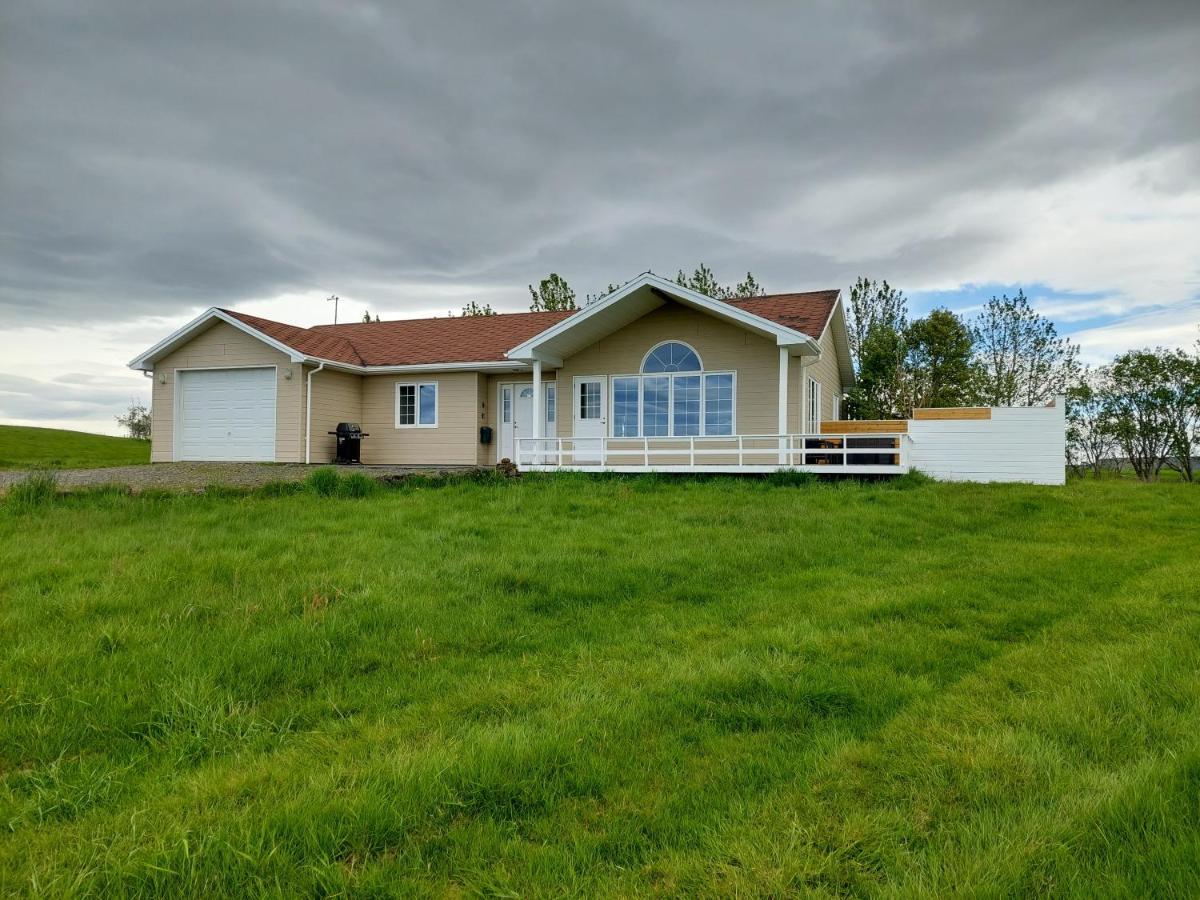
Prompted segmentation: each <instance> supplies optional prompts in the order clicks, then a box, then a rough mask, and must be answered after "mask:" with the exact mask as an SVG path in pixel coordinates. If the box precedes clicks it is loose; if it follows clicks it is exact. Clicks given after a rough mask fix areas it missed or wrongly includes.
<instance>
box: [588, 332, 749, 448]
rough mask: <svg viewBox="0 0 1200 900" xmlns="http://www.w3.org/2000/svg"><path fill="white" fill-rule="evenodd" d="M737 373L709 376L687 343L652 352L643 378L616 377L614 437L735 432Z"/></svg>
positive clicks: (670, 343) (671, 343) (657, 347)
mask: <svg viewBox="0 0 1200 900" xmlns="http://www.w3.org/2000/svg"><path fill="white" fill-rule="evenodd" d="M734 377H735V376H734V373H733V372H707V371H705V370H704V366H703V364H702V363H701V362H700V355H699V354H698V353H696V351H695V350H693V349H692V348H691V347H689V346H688V345H687V344H685V343H683V342H682V341H664V342H663V343H661V344H657V345H655V346H654V347H651V348H650V352H649V353H647V354H646V356H645V357H644V358H643V359H642V369H641V374H639V375H614V376H613V378H612V400H611V403H612V422H611V426H610V427H611V431H612V436H613V437H695V436H700V435H704V436H713V437H720V436H723V435H731V434H733V433H734V427H735V426H734V395H735V393H736V391H735V389H734Z"/></svg>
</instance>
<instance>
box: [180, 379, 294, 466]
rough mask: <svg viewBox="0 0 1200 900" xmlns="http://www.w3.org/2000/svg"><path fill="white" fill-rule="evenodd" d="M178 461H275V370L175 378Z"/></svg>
mask: <svg viewBox="0 0 1200 900" xmlns="http://www.w3.org/2000/svg"><path fill="white" fill-rule="evenodd" d="M175 377H176V379H177V385H176V395H175V396H176V410H175V427H176V429H178V430H177V432H176V438H175V446H176V451H177V453H176V457H175V458H176V459H180V460H221V461H224V460H230V461H237V462H249V461H265V462H270V461H272V460H273V459H274V458H275V368H274V366H272V367H269V368H266V367H264V368H257V369H192V370H180V371H178V372H177V373H176V376H175Z"/></svg>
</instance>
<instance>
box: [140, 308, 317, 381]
mask: <svg viewBox="0 0 1200 900" xmlns="http://www.w3.org/2000/svg"><path fill="white" fill-rule="evenodd" d="M211 319H219V320H220V321H222V322H225V323H226V324H228V325H232V326H233V327H234V328H236V329H237V330H238V331H242V332H245V333H246V334H248V335H250V337H252V338H255V339H257V340H260V341H262V342H263V343H264V344H266V345H267V346H269V347H273V348H275V349H276V350H278V351H279V352H280V353H285V354H287V356H288V358H289V359H291V361H292V362H295V363H299V362H305V361H306V360H308V359H310V357H307V356H305V355H304V354H303V353H300V352H299V351H297V350H295V349H293V348H292V347H289V346H288V345H287V344H283V343H281V342H279V341H277V340H275V339H274V338H272V337H268V336H267V335H265V334H263V333H262V332H261V331H259V330H258V329H256V328H251V327H250V326H249V325H247V324H246V323H245V322H243V321H241V320H240V319H238V318H236V317H234V316H231V315H229V314H228V313H226V312H224V311H222V310H219V309H217V308H216V307H211V308H209V309H206V310H205V311H204V312H202V313H200V315H198V316H196V318H194V319H192V321H190V322H188V323H187V324H186V325H184V326H183V327H182V328H180V329H178V330H176V331H174V332H172V333H171V334H169V335H167V337H165V338H163V339H162V340H161V341H159V342H158V343H157V344H155V345H154V346H153V347H151V348H150V349H149V350H147V351H146V352H145V353H143V354H141V355H140V356H137V357H135V358H134V359H132V360H130V362H129V368H131V369H141V370H142V371H149V366H150V365H151V364H153V363H154V361H155V360H156V359H157V358H158V357H159V356H162V355H163V354H164V353H166V352H167V351H168V350H170V349H171V348H172V347H174V346H176V345H178V344H180V343H182V342H183V341H184V339H185V338H187V337H188V335H190V334H191V333H192V332H193V331H195V330H196V329H197V328H199V327H200V326H201V325H204V324H205V323H207V322H208V321H209V320H211Z"/></svg>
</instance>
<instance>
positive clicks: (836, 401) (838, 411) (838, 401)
mask: <svg viewBox="0 0 1200 900" xmlns="http://www.w3.org/2000/svg"><path fill="white" fill-rule="evenodd" d="M830 402H831V404H832V406H833V414H832V416H831V418H832V419H833V421H835V422H837V421H840V420H841V418H842V398H841V397H839V396H838V395H837V394H834V395H833V397H832V398H831V400H830Z"/></svg>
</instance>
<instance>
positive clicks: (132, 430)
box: [116, 398, 150, 441]
mask: <svg viewBox="0 0 1200 900" xmlns="http://www.w3.org/2000/svg"><path fill="white" fill-rule="evenodd" d="M116 419H117V424H118V425H120V426H121V427H122V428H124V429H125V430H126V431H128V432H129V436H130V437H131V438H137V439H138V440H139V441H148V440H150V410H148V409H147V408H146V404H144V403H142V401H141V400H138V399H136V398H134V399H131V400H130V401H129V410H128V411H127V412H126V413H125V415H123V416H117V417H116Z"/></svg>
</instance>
